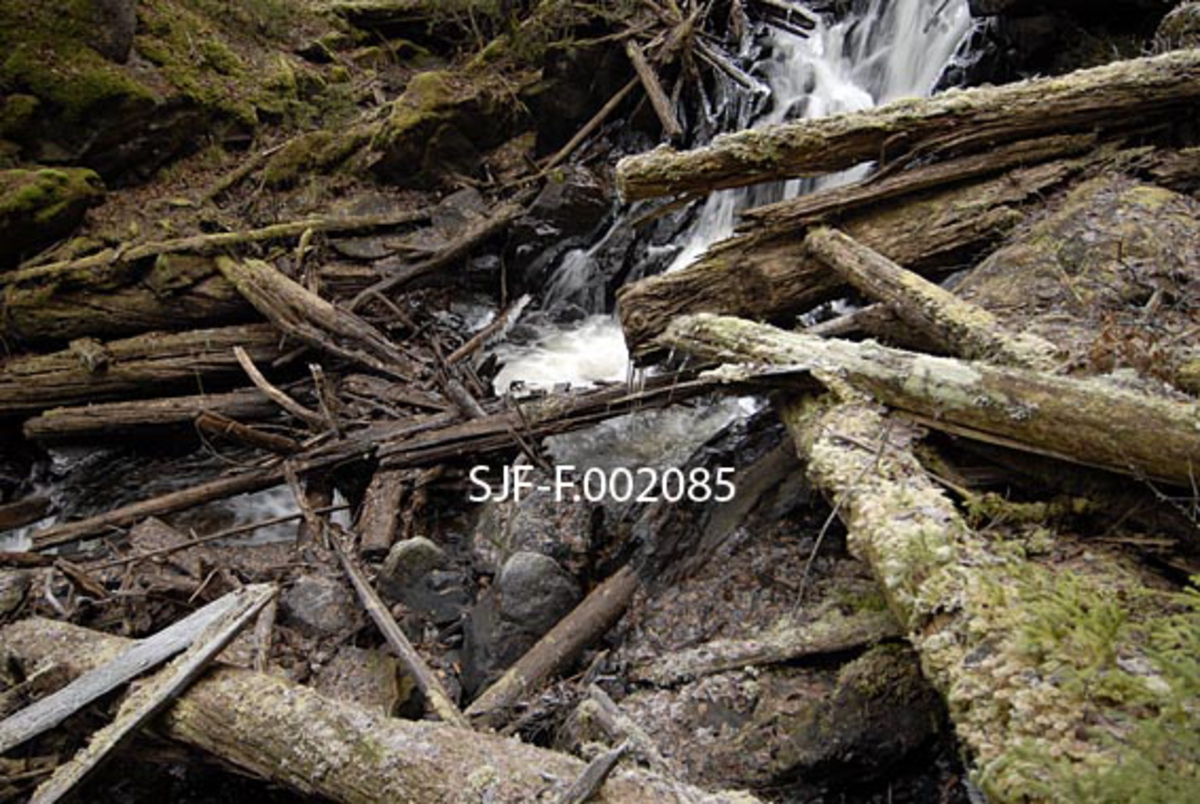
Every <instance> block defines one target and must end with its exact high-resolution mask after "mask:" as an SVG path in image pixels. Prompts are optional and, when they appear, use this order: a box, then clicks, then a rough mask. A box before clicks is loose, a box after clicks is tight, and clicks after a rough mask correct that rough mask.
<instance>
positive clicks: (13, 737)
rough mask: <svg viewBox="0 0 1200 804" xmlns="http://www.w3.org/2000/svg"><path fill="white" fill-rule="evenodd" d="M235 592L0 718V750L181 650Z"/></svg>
mask: <svg viewBox="0 0 1200 804" xmlns="http://www.w3.org/2000/svg"><path fill="white" fill-rule="evenodd" d="M238 599H239V598H238V597H237V596H236V595H226V596H225V597H222V598H221V599H219V600H216V601H214V602H212V603H209V604H208V605H207V606H205V607H204V608H202V609H200V610H199V611H197V612H194V613H193V614H190V615H188V616H187V617H185V618H184V619H182V620H180V621H179V622H176V623H174V624H172V625H170V626H168V627H167V628H164V629H163V630H162V631H159V632H158V633H157V634H155V635H154V636H152V637H147V638H146V639H143V640H139V641H136V642H134V641H132V640H123V641H124V642H126V643H127V644H128V647H127V649H126V650H124V651H122V652H120V655H114V656H113V657H112V660H111V661H109V662H107V663H102V664H100V665H98V666H97V667H96V668H95V669H94V670H92V671H90V672H88V673H87V674H85V675H81V676H79V677H78V678H76V679H75V680H74V681H72V682H71V683H70V684H69V685H67V686H66V687H63V688H62V689H61V690H59V691H58V692H55V693H53V694H52V695H49V696H47V697H45V698H43V699H42V700H40V701H38V702H37V703H35V704H33V705H32V706H29V707H28V708H26V709H22V710H21V711H20V712H17V713H16V714H14V715H12V716H11V717H9V718H7V719H6V720H4V721H3V722H0V754H5V753H7V752H8V751H10V750H11V749H13V748H15V747H16V746H18V745H21V744H22V743H24V742H26V741H27V740H31V739H33V738H34V737H36V736H37V735H39V734H42V733H43V732H45V731H48V730H49V729H52V728H54V727H55V726H57V725H58V724H59V723H62V722H63V721H64V720H66V719H67V718H68V717H70V716H71V715H72V714H74V713H75V712H78V711H79V710H80V709H82V708H83V707H85V706H87V705H88V704H90V703H92V702H93V701H95V700H97V699H99V698H100V697H102V696H104V695H106V694H108V693H109V692H112V691H113V690H115V689H117V688H118V687H120V686H121V685H122V684H125V683H126V682H128V681H130V680H131V679H134V678H136V677H137V676H139V675H141V674H142V673H144V672H146V671H147V670H149V669H150V668H152V667H155V666H157V665H159V664H161V663H162V662H165V661H166V660H167V659H169V658H171V657H172V656H174V655H175V654H176V653H179V652H180V651H182V650H184V649H186V648H187V647H188V646H189V645H191V644H192V643H193V642H194V641H195V639H196V638H197V637H198V636H199V635H200V634H201V633H203V631H204V629H206V628H207V627H208V626H209V625H211V624H212V623H214V622H217V621H218V620H219V619H220V618H221V617H222V616H224V615H226V614H228V613H229V612H231V611H233V610H234V609H235V608H236V607H237V604H238Z"/></svg>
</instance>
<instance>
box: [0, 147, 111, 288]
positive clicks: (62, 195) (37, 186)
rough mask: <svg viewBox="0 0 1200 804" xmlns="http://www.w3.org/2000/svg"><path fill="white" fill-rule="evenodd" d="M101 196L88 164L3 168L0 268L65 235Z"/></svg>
mask: <svg viewBox="0 0 1200 804" xmlns="http://www.w3.org/2000/svg"><path fill="white" fill-rule="evenodd" d="M103 197H104V183H103V182H102V181H101V180H100V177H99V176H98V175H96V173H95V172H93V171H91V170H88V169H86V168H64V169H55V170H51V169H42V170H4V171H0V243H3V244H4V246H3V250H0V270H3V269H7V268H12V267H13V266H14V265H16V264H17V263H18V262H19V261H20V260H21V258H22V257H23V256H25V255H28V254H29V253H31V252H33V251H36V250H37V249H39V248H42V247H44V246H47V245H49V244H50V243H53V242H54V241H55V240H58V239H60V238H62V237H65V236H66V235H67V234H69V233H70V232H71V230H72V229H74V228H75V227H76V226H77V225H78V224H79V222H80V220H82V218H83V215H84V213H85V212H87V210H88V209H89V208H90V207H92V206H94V205H95V204H97V203H99V202H100V200H101V199H102V198H103Z"/></svg>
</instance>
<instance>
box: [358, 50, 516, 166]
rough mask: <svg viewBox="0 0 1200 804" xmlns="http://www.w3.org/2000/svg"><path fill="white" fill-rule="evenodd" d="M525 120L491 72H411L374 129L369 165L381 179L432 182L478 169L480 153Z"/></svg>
mask: <svg viewBox="0 0 1200 804" xmlns="http://www.w3.org/2000/svg"><path fill="white" fill-rule="evenodd" d="M526 122H528V112H527V111H526V110H525V109H523V108H522V107H521V106H520V105H519V104H518V103H517V102H516V100H515V95H514V93H513V91H512V89H511V87H510V86H509V85H508V84H506V83H505V82H504V81H503V80H502V79H500V78H499V77H497V76H495V75H491V74H477V75H470V74H463V73H455V72H451V71H444V70H430V71H427V72H423V73H419V74H417V75H416V76H415V77H413V79H412V81H410V82H409V85H408V87H407V88H406V89H405V91H404V94H403V95H401V96H400V98H399V99H398V100H397V101H396V103H395V104H394V106H393V107H392V111H391V114H390V115H389V116H388V119H387V120H386V121H385V122H384V124H383V126H382V127H381V128H380V130H379V132H378V133H377V134H376V136H375V138H374V140H373V142H372V144H371V147H372V150H373V151H374V160H373V165H372V168H373V170H374V172H375V173H376V175H377V176H378V177H379V178H381V179H382V180H384V181H388V182H391V183H394V184H399V185H402V186H408V187H432V186H436V185H437V184H439V183H440V182H441V181H442V180H443V179H444V178H445V177H447V176H449V175H453V174H456V173H457V174H462V175H468V176H474V175H478V174H479V172H480V156H481V154H482V152H483V151H485V150H487V149H488V148H493V147H495V146H497V145H499V144H501V143H502V142H504V141H505V140H507V139H508V138H509V137H511V136H512V135H513V133H515V132H516V130H517V129H518V127H519V126H520V125H522V124H524V123H526Z"/></svg>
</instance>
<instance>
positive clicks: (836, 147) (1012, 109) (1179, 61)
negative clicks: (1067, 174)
mask: <svg viewBox="0 0 1200 804" xmlns="http://www.w3.org/2000/svg"><path fill="white" fill-rule="evenodd" d="M1198 98H1200V54H1197V53H1196V52H1195V51H1194V50H1181V51H1177V52H1173V53H1167V54H1164V55H1161V56H1155V57H1151V58H1143V59H1133V60H1130V61H1123V62H1115V63H1112V64H1107V65H1104V66H1102V67H1096V68H1093V69H1090V70H1081V71H1079V72H1076V73H1072V74H1071V75H1068V76H1063V77H1058V78H1046V79H1037V80H1032V81H1024V82H1021V83H1016V84H1007V85H1004V86H1000V87H979V88H975V89H967V90H961V91H951V92H946V93H943V94H941V95H938V96H935V97H933V98H930V99H927V100H911V99H908V100H901V101H896V102H894V103H890V104H887V105H885V106H881V107H879V108H877V109H871V110H868V111H864V112H853V113H849V114H842V115H834V116H832V117H827V118H822V119H819V120H810V121H798V122H794V123H782V124H778V125H775V126H770V127H767V128H763V129H753V130H747V131H742V132H738V133H736V134H727V135H724V136H721V137H718V138H717V139H715V140H714V141H713V143H712V144H711V145H709V146H707V147H704V148H698V149H696V150H693V151H686V152H683V153H678V152H675V151H672V150H670V149H666V148H660V149H656V150H654V151H650V152H648V153H645V154H640V155H637V156H631V157H626V158H625V159H622V160H621V162H620V163H619V164H618V165H617V186H618V188H619V190H620V192H621V194H622V196H623V197H624V198H626V199H627V200H631V201H633V200H638V199H643V198H653V197H655V196H661V195H668V194H688V195H695V194H699V193H704V192H708V191H711V190H718V189H723V188H728V187H742V186H745V185H749V184H755V183H758V182H762V181H768V180H772V179H782V178H791V177H797V176H812V175H817V174H820V173H828V172H832V171H836V170H841V169H844V168H848V167H851V166H853V165H856V164H858V163H860V162H867V161H871V160H879V161H882V162H884V163H886V162H887V161H890V160H891V159H894V158H896V157H897V156H899V155H901V154H903V153H904V152H906V151H908V150H910V149H912V148H914V147H918V146H921V147H929V145H930V143H932V142H934V141H937V144H938V147H939V150H940V151H941V152H942V153H944V154H955V153H959V154H961V153H970V152H974V151H981V150H985V149H990V148H992V147H995V146H996V145H997V144H1001V143H1005V142H1011V141H1014V140H1021V139H1028V138H1031V137H1036V136H1041V135H1045V134H1051V133H1066V132H1070V131H1090V130H1093V129H1097V128H1107V129H1122V128H1128V127H1130V126H1131V125H1145V124H1146V123H1147V122H1148V121H1153V120H1156V119H1158V120H1170V119H1172V118H1173V117H1175V118H1176V119H1177V118H1178V115H1180V114H1187V110H1188V109H1189V108H1190V107H1191V106H1193V105H1194V104H1195V103H1196V100H1197V99H1198ZM964 132H965V133H964Z"/></svg>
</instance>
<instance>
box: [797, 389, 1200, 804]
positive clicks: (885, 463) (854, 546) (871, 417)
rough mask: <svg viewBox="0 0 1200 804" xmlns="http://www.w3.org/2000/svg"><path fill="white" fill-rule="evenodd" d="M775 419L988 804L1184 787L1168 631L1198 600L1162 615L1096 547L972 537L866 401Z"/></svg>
mask: <svg viewBox="0 0 1200 804" xmlns="http://www.w3.org/2000/svg"><path fill="white" fill-rule="evenodd" d="M783 416H784V420H785V422H786V423H787V425H788V427H789V430H790V431H791V433H792V435H793V438H794V440H795V442H796V446H797V451H798V453H799V455H800V457H801V459H802V460H803V461H804V462H805V463H806V465H807V466H808V474H809V477H810V479H811V480H812V481H813V483H814V485H815V486H816V487H817V488H818V489H820V490H822V491H824V492H825V493H826V494H827V495H828V496H829V497H830V498H831V502H832V503H833V504H834V505H835V510H836V511H838V512H839V515H840V516H841V518H842V520H843V521H844V522H845V523H846V526H847V531H848V543H849V547H850V551H851V552H852V553H853V554H854V555H855V556H857V557H859V558H861V559H862V560H864V561H866V562H867V563H868V564H869V566H870V567H871V570H872V572H873V574H874V575H875V576H876V578H877V579H878V580H879V582H880V584H881V586H882V588H883V592H884V595H885V597H886V599H887V601H888V605H889V608H890V609H891V611H892V613H893V614H894V615H895V616H896V618H897V619H898V620H899V621H900V623H901V624H902V625H903V627H904V629H905V630H906V631H907V633H908V637H909V640H910V641H911V642H912V644H913V646H914V647H915V648H916V649H917V651H918V652H919V654H920V660H921V666H922V670H923V672H924V675H925V677H926V678H927V679H928V680H929V681H930V682H931V684H932V685H933V686H934V687H935V689H937V690H938V691H939V692H940V693H941V694H942V696H943V697H944V698H945V699H946V702H947V704H948V706H949V712H950V718H951V721H952V722H953V723H954V726H955V731H956V733H957V736H958V739H959V741H960V743H961V744H962V745H963V746H964V747H965V749H966V751H967V753H968V755H969V757H970V758H972V759H973V761H974V767H973V769H972V773H971V775H972V777H973V778H974V780H975V782H976V783H977V784H978V785H979V786H980V787H981V788H982V789H983V791H984V792H985V793H986V795H987V798H988V800H994V801H1025V802H1031V804H1032V803H1034V802H1047V803H1048V802H1053V801H1071V800H1088V801H1095V800H1103V799H1105V798H1113V797H1115V798H1116V799H1119V800H1121V799H1132V798H1137V799H1144V800H1163V801H1169V800H1173V799H1175V798H1177V797H1178V791H1183V790H1187V789H1194V787H1195V784H1196V778H1197V777H1196V767H1197V765H1196V760H1197V756H1196V753H1195V749H1194V746H1195V741H1194V740H1193V741H1191V742H1190V745H1191V748H1189V738H1182V739H1181V738H1180V737H1179V735H1181V734H1183V733H1190V732H1191V730H1192V727H1193V725H1194V713H1192V712H1191V711H1190V706H1191V704H1190V702H1189V694H1188V693H1187V692H1186V690H1188V689H1191V688H1192V687H1191V686H1190V685H1192V684H1194V680H1193V681H1186V680H1185V679H1186V678H1189V677H1190V676H1189V671H1188V670H1187V669H1186V663H1187V662H1190V661H1191V658H1185V657H1186V656H1188V654H1187V651H1188V649H1187V648H1184V647H1182V645H1186V644H1188V643H1187V642H1186V641H1184V642H1179V641H1176V639H1177V637H1178V638H1180V639H1186V638H1184V637H1180V635H1181V634H1184V633H1188V634H1195V629H1196V625H1195V622H1196V620H1195V618H1196V611H1195V607H1194V605H1193V606H1190V607H1189V606H1186V605H1185V606H1184V607H1183V608H1182V609H1174V610H1173V611H1174V613H1168V612H1172V608H1171V605H1172V604H1168V603H1167V602H1166V599H1167V597H1169V595H1162V594H1161V593H1153V592H1151V591H1150V590H1149V589H1147V588H1144V587H1142V585H1141V581H1140V580H1139V579H1138V577H1137V576H1136V575H1135V573H1134V572H1132V571H1131V569H1130V568H1127V567H1125V566H1122V565H1121V564H1120V563H1119V561H1118V560H1117V559H1116V558H1114V557H1113V556H1110V555H1106V554H1103V553H1102V552H1100V551H1098V550H1092V549H1088V550H1087V551H1084V553H1083V557H1082V558H1079V559H1076V560H1073V561H1069V562H1068V563H1066V564H1059V563H1051V564H1048V565H1041V564H1037V563H1034V562H1032V561H1028V560H1025V559H1024V558H1023V557H1022V556H1023V555H1024V553H1023V551H1014V550H1013V549H1012V548H1011V545H1005V540H1004V538H1003V536H1001V535H999V534H989V535H988V536H987V537H984V536H982V535H980V534H977V533H975V532H973V531H972V530H971V529H970V528H969V527H968V526H967V525H966V523H965V522H964V521H963V519H962V517H961V516H960V515H959V513H958V511H957V509H956V508H955V507H954V505H953V503H951V501H950V500H949V499H948V498H947V497H946V495H945V494H944V493H943V492H942V490H941V489H940V488H938V487H937V486H936V485H935V484H934V483H933V481H932V480H931V478H930V477H929V475H928V473H927V472H926V471H925V470H924V468H923V467H922V466H921V464H920V462H919V461H918V460H917V459H916V457H915V456H914V455H913V453H912V450H911V445H912V443H913V442H914V441H915V440H916V439H917V438H918V437H919V433H918V432H917V431H916V428H914V427H912V425H910V424H907V423H905V422H903V421H902V420H900V421H897V420H896V418H895V417H891V418H888V417H885V416H884V415H883V413H882V411H881V410H880V409H879V408H878V407H876V406H874V405H870V404H865V403H859V402H851V403H843V404H837V405H834V406H832V407H831V406H829V405H828V404H825V403H824V402H823V401H821V400H810V401H806V402H796V403H793V404H791V405H788V406H787V407H786V409H785V410H784V412H783ZM1151 634H1161V635H1162V637H1160V638H1155V637H1153V636H1148V635H1151ZM1167 634H1171V636H1167ZM1118 657H1119V658H1118ZM1179 660H1183V663H1177V662H1179ZM1101 687H1103V689H1105V690H1118V689H1119V690H1125V691H1126V692H1122V693H1118V694H1115V695H1110V694H1108V693H1106V692H1103V691H1101V689H1100V688H1101ZM1181 730H1182V731H1181ZM1168 757H1169V758H1170V759H1167V758H1168ZM1114 790H1115V791H1126V792H1115V793H1114V792H1113V791H1114ZM1186 797H1187V796H1186V795H1184V798H1186Z"/></svg>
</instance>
